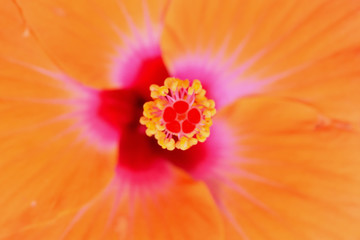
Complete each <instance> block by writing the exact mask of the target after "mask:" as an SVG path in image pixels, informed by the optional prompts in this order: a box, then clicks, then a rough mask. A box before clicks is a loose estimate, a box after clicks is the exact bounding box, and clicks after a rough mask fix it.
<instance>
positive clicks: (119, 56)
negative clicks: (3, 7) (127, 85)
mask: <svg viewBox="0 0 360 240" xmlns="http://www.w3.org/2000/svg"><path fill="white" fill-rule="evenodd" d="M17 2H18V3H19V5H18V7H19V8H20V9H21V12H22V13H23V17H24V19H25V21H26V23H27V24H28V26H29V28H30V29H31V30H32V31H33V33H34V34H35V35H36V37H37V38H38V39H39V43H40V44H41V45H42V46H43V47H44V49H45V50H46V52H48V54H49V55H50V56H51V57H52V59H53V60H54V62H56V63H57V64H58V65H59V66H60V67H61V68H62V69H64V70H65V72H67V73H68V74H70V75H71V76H72V77H74V78H76V79H79V80H80V81H82V82H83V83H86V84H88V85H91V86H95V87H101V88H105V87H111V86H114V85H117V86H118V85H119V84H120V83H121V82H124V81H125V82H126V81H127V80H128V79H120V80H119V79H117V78H124V76H122V75H121V76H119V73H118V70H117V68H119V67H120V65H124V62H123V61H125V60H127V59H125V60H124V59H123V57H124V56H123V55H127V52H126V51H127V50H129V49H133V48H136V47H138V45H141V46H144V45H146V46H147V44H150V43H149V42H151V44H153V42H154V41H155V40H154V39H156V38H158V35H159V30H160V28H161V26H160V25H161V21H162V15H163V11H164V8H165V7H166V1H165V0H156V1H147V0H144V1H142V0H136V1H132V0H131V1H130V0H129V1H115V0H114V1H86V0H80V1H67V0H56V1H53V0H40V1H17ZM155 42H157V43H158V41H155ZM151 47H153V46H151ZM137 50H139V49H137ZM155 50H157V49H155ZM149 51H150V50H149ZM139 54H141V51H140V53H139ZM132 63H133V65H134V64H136V59H132ZM128 77H129V76H128ZM119 82H120V83H119Z"/></svg>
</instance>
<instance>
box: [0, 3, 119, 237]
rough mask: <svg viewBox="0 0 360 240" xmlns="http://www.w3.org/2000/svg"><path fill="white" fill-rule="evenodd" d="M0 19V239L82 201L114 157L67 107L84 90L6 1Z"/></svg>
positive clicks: (103, 179)
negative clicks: (87, 135)
mask: <svg viewBox="0 0 360 240" xmlns="http://www.w3.org/2000/svg"><path fill="white" fill-rule="evenodd" d="M0 23H1V28H0V36H1V37H0V65H1V69H0V113H1V118H0V152H1V159H0V169H1V172H2V173H1V176H0V191H1V198H0V212H1V216H0V238H3V237H4V236H9V235H11V234H14V233H16V232H18V231H19V229H23V228H26V227H29V226H32V225H38V224H41V223H42V222H48V221H51V220H52V219H54V218H57V217H60V215H61V214H63V213H64V212H65V211H68V210H70V209H72V208H77V207H78V206H80V205H82V204H84V203H85V202H87V201H88V200H89V199H91V198H92V197H93V196H94V195H95V194H96V193H97V192H98V191H100V189H101V188H102V187H103V186H104V185H105V184H107V183H108V181H109V179H110V178H111V177H112V175H113V168H114V160H115V156H114V153H113V151H109V152H101V151H98V149H95V148H94V147H92V146H90V145H89V143H87V142H86V141H84V139H83V137H82V134H84V132H83V131H82V130H81V128H80V126H81V123H80V122H79V121H78V119H77V118H76V117H77V114H76V111H75V108H74V107H75V106H76V103H78V101H80V100H79V99H76V98H75V96H77V97H78V98H81V96H82V94H84V93H85V92H86V89H85V88H83V87H81V86H80V85H78V84H77V83H76V82H74V81H72V80H71V79H70V78H69V77H68V76H66V75H64V74H62V73H61V71H59V69H58V68H57V67H56V66H54V65H53V64H52V63H51V62H50V61H49V59H48V58H47V56H46V55H45V54H44V53H43V52H42V51H41V49H39V47H38V45H37V42H36V39H35V38H34V37H33V36H32V34H31V32H29V30H28V29H27V28H26V26H25V25H24V24H23V22H22V19H21V18H20V16H19V13H18V10H17V9H16V6H15V5H13V3H12V2H11V1H7V2H4V3H3V4H2V7H1V9H0ZM9 23H11V24H9ZM80 102H81V101H80ZM94 175H96V176H97V177H96V178H93V176H94ZM15 239H19V238H15ZM20 239H25V238H20Z"/></svg>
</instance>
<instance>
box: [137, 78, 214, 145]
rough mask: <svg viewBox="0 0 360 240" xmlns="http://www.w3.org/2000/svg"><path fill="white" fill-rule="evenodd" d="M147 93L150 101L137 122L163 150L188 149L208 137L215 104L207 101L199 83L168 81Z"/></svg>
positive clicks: (174, 79) (152, 86) (153, 86)
mask: <svg viewBox="0 0 360 240" xmlns="http://www.w3.org/2000/svg"><path fill="white" fill-rule="evenodd" d="M150 91H151V98H152V99H153V101H149V102H146V103H145V104H144V112H143V116H142V117H141V118H140V123H141V124H142V125H145V126H146V128H147V129H146V135H148V136H149V137H151V136H154V137H155V138H156V139H157V141H158V143H159V145H160V146H161V147H162V148H164V149H168V150H174V149H175V148H177V149H181V150H187V149H189V148H190V147H191V146H194V145H196V144H197V143H198V142H204V141H205V140H206V139H207V138H208V137H209V135H210V126H211V125H212V117H213V116H214V115H215V113H216V110H215V102H214V101H213V100H211V99H207V98H206V96H205V94H206V91H205V90H204V89H203V88H202V85H201V82H200V81H199V80H194V81H192V82H191V83H190V81H189V80H180V79H177V78H167V79H166V80H165V82H164V86H158V85H151V86H150Z"/></svg>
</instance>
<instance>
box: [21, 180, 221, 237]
mask: <svg viewBox="0 0 360 240" xmlns="http://www.w3.org/2000/svg"><path fill="white" fill-rule="evenodd" d="M222 223H223V222H222V219H221V217H220V216H219V213H218V211H217V208H216V206H215V204H214V203H213V201H212V199H211V196H210V195H209V192H208V191H207V189H206V187H205V186H204V185H203V184H201V183H196V182H193V181H192V180H190V179H189V178H187V177H185V175H183V174H179V173H178V174H176V176H174V179H173V181H172V182H171V183H169V185H168V186H167V187H166V188H165V189H160V190H159V189H157V190H156V189H151V188H147V189H136V188H135V189H134V188H131V187H129V188H127V187H126V186H125V185H124V183H123V182H121V181H118V180H116V179H114V180H113V181H112V182H111V183H110V184H109V186H108V187H107V188H106V189H105V190H104V191H103V192H102V193H101V194H99V195H98V196H97V198H95V199H94V200H93V201H91V202H90V203H89V204H86V205H84V206H83V208H81V209H80V210H78V211H77V212H75V214H74V212H70V213H66V214H64V215H63V216H61V217H59V218H58V219H54V221H53V222H49V223H44V224H43V225H41V226H39V225H38V226H33V227H32V228H29V229H24V230H23V232H21V234H18V235H16V236H17V237H20V236H21V237H25V238H24V239H36V236H40V235H41V233H42V234H46V236H53V238H54V239H69V240H70V239H74V240H75V239H87V238H91V239H109V240H111V239H114V240H115V239H124V240H125V239H136V240H145V239H148V240H150V239H157V240H161V239H179V240H182V239H189V240H197V239H210V240H212V239H213V240H221V239H223V234H224V232H223V225H222ZM209 229H211V231H210V230H209ZM18 239H23V238H18Z"/></svg>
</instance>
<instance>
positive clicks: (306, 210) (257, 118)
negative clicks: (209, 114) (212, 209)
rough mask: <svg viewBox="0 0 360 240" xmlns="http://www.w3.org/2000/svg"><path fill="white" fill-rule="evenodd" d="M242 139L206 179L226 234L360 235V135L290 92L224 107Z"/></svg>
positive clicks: (252, 236) (225, 118)
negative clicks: (287, 96) (224, 165)
mask: <svg viewBox="0 0 360 240" xmlns="http://www.w3.org/2000/svg"><path fill="white" fill-rule="evenodd" d="M218 117H219V118H220V119H223V121H226V122H227V123H228V126H229V127H230V129H231V130H232V132H233V134H234V136H233V138H234V139H236V140H235V141H236V144H237V146H238V147H237V148H235V149H233V151H232V153H231V154H233V159H232V160H231V159H222V160H223V162H224V163H228V167H227V168H223V169H219V171H217V175H214V177H213V179H212V180H211V181H209V180H208V185H209V186H210V189H212V192H213V194H214V196H215V199H216V200H217V202H218V206H219V208H220V210H222V212H223V215H224V217H225V218H226V219H227V220H228V225H227V239H234V240H235V239H294V240H295V239H299V240H300V239H334V240H335V239H344V240H345V239H356V238H359V237H360V230H359V228H358V222H359V221H360V189H359V184H360V177H359V174H358V173H359V171H360V163H359V161H358V160H359V157H360V150H359V144H360V135H359V134H358V133H357V132H355V131H354V130H352V129H351V126H349V125H346V123H341V122H337V121H333V120H331V119H330V118H328V117H326V116H324V115H322V114H321V113H319V112H318V111H317V110H316V109H314V108H312V107H311V106H309V105H306V104H303V103H301V102H298V101H292V100H289V99H284V98H269V97H263V98H260V97H259V98H248V99H243V100H240V101H238V102H237V103H235V104H234V105H232V106H230V107H229V108H227V109H225V110H224V111H222V112H220V113H219V115H218Z"/></svg>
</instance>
